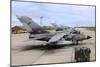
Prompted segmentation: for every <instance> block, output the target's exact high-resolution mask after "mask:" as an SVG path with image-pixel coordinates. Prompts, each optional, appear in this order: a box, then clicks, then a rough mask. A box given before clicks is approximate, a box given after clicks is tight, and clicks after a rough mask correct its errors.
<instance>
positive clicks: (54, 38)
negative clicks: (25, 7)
mask: <svg viewBox="0 0 100 67" xmlns="http://www.w3.org/2000/svg"><path fill="white" fill-rule="evenodd" d="M17 18H18V19H19V20H20V22H21V23H22V24H23V25H24V27H25V28H26V30H27V32H28V33H30V35H29V39H33V40H41V41H46V42H47V43H46V45H51V44H53V45H57V44H69V43H73V44H78V42H79V41H83V40H87V39H90V38H91V37H90V36H88V35H85V34H83V33H72V32H73V31H70V32H69V31H56V32H46V31H44V28H42V27H41V26H40V25H38V24H37V23H36V22H34V21H33V20H32V19H31V18H29V17H27V16H17Z"/></svg>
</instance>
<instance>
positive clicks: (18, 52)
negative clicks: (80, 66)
mask: <svg viewBox="0 0 100 67" xmlns="http://www.w3.org/2000/svg"><path fill="white" fill-rule="evenodd" d="M78 30H80V31H82V32H84V33H85V34H86V35H89V36H91V37H92V38H91V39H89V40H84V41H82V42H80V43H79V45H58V46H57V47H55V48H49V49H45V47H44V46H43V45H42V44H44V43H46V42H45V41H38V40H29V39H28V36H29V34H28V33H22V34H12V36H11V64H12V66H17V65H18V66H19V65H35V64H52V63H69V62H75V60H74V52H75V51H74V48H75V47H88V48H90V49H91V54H90V61H95V60H96V57H95V56H96V53H95V52H96V51H95V49H96V48H95V47H96V45H95V31H89V30H86V29H83V28H79V29H78Z"/></svg>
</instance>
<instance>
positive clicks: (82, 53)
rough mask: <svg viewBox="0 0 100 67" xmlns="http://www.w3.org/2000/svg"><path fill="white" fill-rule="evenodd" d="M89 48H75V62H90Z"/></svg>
mask: <svg viewBox="0 0 100 67" xmlns="http://www.w3.org/2000/svg"><path fill="white" fill-rule="evenodd" d="M90 53H91V50H90V48H86V47H82V48H79V47H78V48H75V60H76V62H89V61H90Z"/></svg>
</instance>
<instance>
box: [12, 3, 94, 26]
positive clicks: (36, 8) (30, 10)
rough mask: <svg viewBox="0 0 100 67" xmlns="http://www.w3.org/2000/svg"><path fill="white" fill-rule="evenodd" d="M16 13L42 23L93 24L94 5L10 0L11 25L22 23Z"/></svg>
mask: <svg viewBox="0 0 100 67" xmlns="http://www.w3.org/2000/svg"><path fill="white" fill-rule="evenodd" d="M16 15H19V16H28V17H30V18H32V20H34V21H35V22H36V23H38V24H40V17H41V16H43V24H42V25H50V23H54V22H55V23H57V24H58V25H60V24H61V25H65V26H95V7H94V6H80V5H67V4H66V5H64V4H48V3H35V2H18V1H13V2H12V26H15V25H22V24H21V23H20V21H19V20H18V19H17V17H16Z"/></svg>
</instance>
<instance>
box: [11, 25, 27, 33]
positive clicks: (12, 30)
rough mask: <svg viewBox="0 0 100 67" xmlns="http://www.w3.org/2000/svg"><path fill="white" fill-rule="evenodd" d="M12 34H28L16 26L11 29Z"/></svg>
mask: <svg viewBox="0 0 100 67" xmlns="http://www.w3.org/2000/svg"><path fill="white" fill-rule="evenodd" d="M11 33H13V34H18V33H26V30H25V29H24V28H22V27H21V26H14V27H12V28H11Z"/></svg>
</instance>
